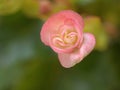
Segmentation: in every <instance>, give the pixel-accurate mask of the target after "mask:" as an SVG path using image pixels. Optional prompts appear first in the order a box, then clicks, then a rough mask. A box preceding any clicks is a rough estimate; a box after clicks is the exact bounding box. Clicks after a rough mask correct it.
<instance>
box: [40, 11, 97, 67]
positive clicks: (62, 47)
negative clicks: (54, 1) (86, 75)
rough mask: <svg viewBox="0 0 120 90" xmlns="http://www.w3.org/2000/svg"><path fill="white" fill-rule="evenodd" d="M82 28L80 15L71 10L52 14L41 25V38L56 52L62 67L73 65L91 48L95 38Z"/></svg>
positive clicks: (82, 23) (82, 22)
mask: <svg viewBox="0 0 120 90" xmlns="http://www.w3.org/2000/svg"><path fill="white" fill-rule="evenodd" d="M83 28H84V21H83V19H82V17H81V16H80V15H79V14H77V13H76V12H74V11H71V10H65V11H61V12H59V13H57V14H54V15H53V16H51V17H50V18H49V19H48V20H47V21H46V23H45V24H44V25H43V27H42V30H41V32H40V35H41V40H42V42H43V43H44V44H45V45H48V46H50V47H51V48H52V49H53V50H54V51H55V52H56V53H57V54H58V57H59V60H60V63H61V65H62V66H63V67H66V68H70V67H72V66H74V65H75V64H77V63H79V62H80V61H81V60H82V59H83V58H84V57H85V56H87V55H88V54H89V53H90V52H91V51H92V50H93V48H94V45H95V38H94V36H93V35H92V34H90V33H83Z"/></svg>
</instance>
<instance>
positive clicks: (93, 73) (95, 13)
mask: <svg viewBox="0 0 120 90" xmlns="http://www.w3.org/2000/svg"><path fill="white" fill-rule="evenodd" d="M44 1H45V2H44ZM46 2H47V3H46ZM44 9H45V10H44ZM64 9H72V10H74V11H76V12H78V13H80V14H81V15H82V16H83V17H84V18H86V17H91V16H92V19H91V20H87V19H85V21H86V22H85V23H86V26H85V31H86V32H87V31H89V29H90V30H93V31H89V32H92V33H93V34H95V36H96V38H97V46H96V48H95V49H94V50H93V51H92V53H91V54H89V55H88V56H87V57H86V58H85V59H84V60H83V61H82V62H81V63H79V64H77V65H76V66H74V67H72V68H69V69H65V68H63V67H62V66H61V65H60V64H59V61H58V58H57V55H56V53H54V52H53V51H52V50H51V49H50V48H49V47H47V46H45V45H44V44H43V43H42V42H41V41H40V36H39V32H40V29H41V27H42V25H43V23H44V22H45V20H46V19H47V18H48V17H49V16H50V15H52V14H54V13H55V12H58V11H60V10H64ZM95 18H97V19H95ZM98 36H99V37H98ZM0 90H120V0H0Z"/></svg>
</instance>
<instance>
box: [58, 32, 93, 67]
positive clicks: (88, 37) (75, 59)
mask: <svg viewBox="0 0 120 90" xmlns="http://www.w3.org/2000/svg"><path fill="white" fill-rule="evenodd" d="M94 46H95V37H94V36H93V35H92V34H90V33H84V41H83V44H82V46H81V47H80V48H79V49H78V50H76V51H74V52H72V53H70V54H61V53H59V54H58V57H59V60H60V63H61V65H62V66H63V67H66V68H70V67H73V66H74V65H75V64H77V63H79V62H80V61H81V60H83V58H84V57H85V56H87V55H88V54H89V53H90V52H91V51H92V50H93V48H94Z"/></svg>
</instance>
